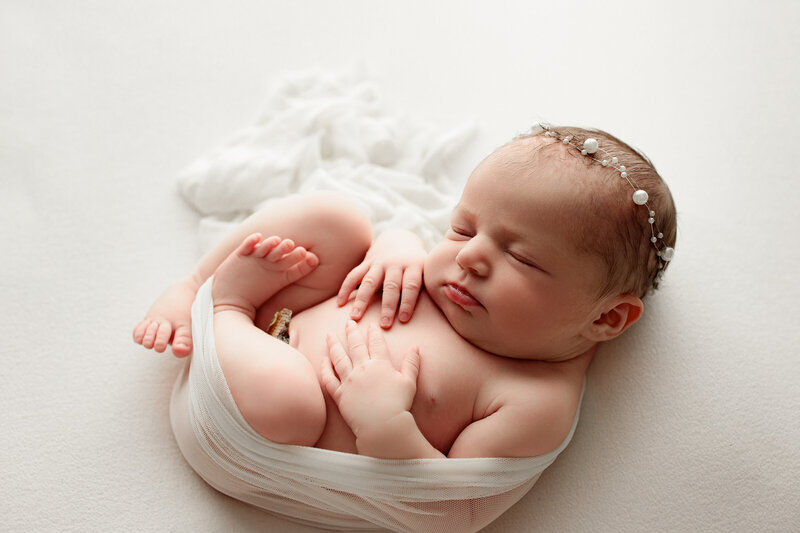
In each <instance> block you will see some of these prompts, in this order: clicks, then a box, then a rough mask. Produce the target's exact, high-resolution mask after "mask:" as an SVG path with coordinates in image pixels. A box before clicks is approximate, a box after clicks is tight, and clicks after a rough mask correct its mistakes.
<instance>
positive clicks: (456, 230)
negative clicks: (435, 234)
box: [450, 226, 473, 238]
mask: <svg viewBox="0 0 800 533" xmlns="http://www.w3.org/2000/svg"><path fill="white" fill-rule="evenodd" d="M450 231H452V232H453V233H455V234H456V235H460V236H461V237H467V238H469V237H472V236H473V235H472V233H470V232H469V231H467V230H465V229H462V228H458V227H455V226H450Z"/></svg>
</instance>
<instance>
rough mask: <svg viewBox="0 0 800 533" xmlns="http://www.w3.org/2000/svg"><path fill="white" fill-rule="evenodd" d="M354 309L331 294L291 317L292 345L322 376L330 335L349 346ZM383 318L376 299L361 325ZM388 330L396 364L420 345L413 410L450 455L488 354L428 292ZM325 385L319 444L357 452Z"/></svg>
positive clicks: (467, 420) (470, 412) (424, 431)
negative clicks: (458, 329)
mask: <svg viewBox="0 0 800 533" xmlns="http://www.w3.org/2000/svg"><path fill="white" fill-rule="evenodd" d="M350 308H351V306H350V304H348V305H346V306H344V307H338V306H337V305H336V300H335V299H334V298H331V299H330V300H327V301H325V302H322V303H320V304H318V305H316V306H314V307H312V308H310V309H306V310H305V311H302V312H300V313H298V314H297V315H295V316H294V317H293V318H292V321H291V324H290V328H289V332H290V339H291V345H292V346H294V347H295V348H297V350H299V351H300V352H301V353H303V355H305V356H306V357H307V358H308V360H309V361H310V362H311V364H312V366H313V367H314V369H315V371H316V372H317V379H320V364H321V362H322V358H323V357H324V356H326V355H328V349H327V345H326V342H325V336H326V334H327V333H333V334H335V335H338V336H339V339H340V340H341V341H342V342H343V344H345V346H346V338H345V330H344V327H345V324H346V323H347V320H348V319H349V315H350ZM379 317H380V301H379V300H378V299H377V298H376V299H375V300H373V302H372V304H371V305H370V307H369V308H368V310H367V312H366V313H365V315H364V317H363V318H362V319H361V321H360V322H359V328H360V329H361V331H362V332H363V333H364V334H366V328H367V326H368V325H369V324H371V323H377V322H378V319H379ZM383 333H384V336H385V338H386V343H387V345H388V347H389V351H390V353H391V357H392V361H393V363H394V366H395V368H399V367H400V362H401V359H402V357H403V355H404V354H405V353H406V351H407V350H408V349H409V348H411V347H412V346H419V348H420V356H421V364H420V373H419V378H418V379H417V394H416V397H415V399H414V403H413V405H412V408H411V413H412V414H413V415H414V419H415V420H416V422H417V426H419V428H420V430H421V431H422V434H423V435H425V437H426V438H427V439H428V442H430V443H431V444H432V445H433V446H435V447H436V448H437V449H438V450H439V451H441V452H442V453H445V454H446V453H447V452H448V450H449V449H450V446H451V445H452V444H453V441H454V440H455V438H456V437H457V436H458V434H459V433H461V430H462V429H463V428H464V427H466V426H467V425H468V424H470V423H471V422H472V420H473V410H474V409H473V408H474V405H475V399H476V397H477V394H478V389H479V384H480V381H479V376H480V375H481V366H482V365H481V361H482V360H483V359H484V358H485V355H484V354H483V353H482V352H480V350H477V349H476V348H475V347H474V346H472V345H470V344H469V343H467V342H466V341H464V340H463V339H462V338H461V337H459V336H458V335H457V334H456V333H455V332H454V331H453V330H452V328H451V326H450V324H449V323H448V322H447V320H446V319H445V318H444V316H443V315H442V314H441V312H440V311H439V309H438V308H437V307H436V306H435V305H434V304H433V302H432V301H431V300H430V298H428V297H427V295H426V294H425V293H424V292H423V293H422V294H421V295H420V299H419V301H418V303H417V307H416V309H415V311H414V315H413V317H412V318H411V320H410V321H409V322H408V323H407V324H401V323H400V322H398V321H395V323H394V325H393V326H392V328H391V329H389V330H388V331H384V332H383ZM320 387H321V388H322V390H323V394H324V395H325V401H326V404H327V422H326V425H325V430H324V432H323V434H322V437H321V438H320V440H319V441H318V442H317V444H316V446H317V447H319V448H326V449H330V450H337V451H343V452H349V453H356V447H355V438H354V436H353V434H352V432H351V431H350V428H349V427H348V426H347V424H346V423H345V421H344V420H343V419H342V417H341V415H340V414H339V410H338V409H337V407H336V404H335V403H334V402H333V400H332V399H331V398H330V397H329V396H328V394H327V392H326V391H325V388H324V386H322V384H321V383H320Z"/></svg>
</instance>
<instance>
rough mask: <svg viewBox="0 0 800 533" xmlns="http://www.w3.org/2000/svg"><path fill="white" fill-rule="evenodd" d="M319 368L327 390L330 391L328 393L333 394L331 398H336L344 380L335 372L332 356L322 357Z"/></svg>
mask: <svg viewBox="0 0 800 533" xmlns="http://www.w3.org/2000/svg"><path fill="white" fill-rule="evenodd" d="M319 370H320V377H321V378H322V384H323V385H324V386H325V390H327V391H328V394H330V395H331V398H333V399H334V400H336V399H337V392H338V391H339V387H340V386H341V385H342V382H341V381H339V378H337V377H336V374H334V373H333V363H332V362H331V360H330V358H328V357H323V358H322V365H321V366H320V369H319Z"/></svg>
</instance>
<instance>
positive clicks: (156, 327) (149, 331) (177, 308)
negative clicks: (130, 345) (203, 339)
mask: <svg viewBox="0 0 800 533" xmlns="http://www.w3.org/2000/svg"><path fill="white" fill-rule="evenodd" d="M196 293H197V291H196V290H195V289H194V287H193V286H192V285H191V283H189V282H188V281H181V282H179V283H176V284H175V285H172V286H171V287H170V288H168V289H167V290H166V291H164V294H162V295H161V296H159V298H158V300H156V301H155V303H154V304H153V306H152V307H151V308H150V310H149V311H148V312H147V315H145V317H144V319H143V320H142V321H141V322H139V324H137V325H136V327H135V328H134V330H133V341H134V342H135V343H137V344H141V345H142V346H144V347H145V348H147V349H151V348H153V349H155V351H157V352H159V353H161V352H163V351H164V350H166V349H167V345H168V344H172V353H173V354H175V357H186V356H187V355H189V354H190V353H192V302H193V301H194V297H195V294H196Z"/></svg>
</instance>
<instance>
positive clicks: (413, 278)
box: [397, 267, 422, 322]
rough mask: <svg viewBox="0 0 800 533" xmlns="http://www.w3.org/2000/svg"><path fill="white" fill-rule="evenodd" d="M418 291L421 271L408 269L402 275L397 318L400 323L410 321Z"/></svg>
mask: <svg viewBox="0 0 800 533" xmlns="http://www.w3.org/2000/svg"><path fill="white" fill-rule="evenodd" d="M420 290H422V270H421V269H419V268H415V267H408V268H407V269H406V271H405V272H404V273H403V292H402V299H401V300H400V309H399V313H398V316H397V318H398V319H399V320H400V322H408V321H409V320H410V319H411V315H412V314H413V313H414V308H415V307H416V305H417V299H418V298H419V291H420Z"/></svg>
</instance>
